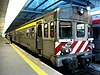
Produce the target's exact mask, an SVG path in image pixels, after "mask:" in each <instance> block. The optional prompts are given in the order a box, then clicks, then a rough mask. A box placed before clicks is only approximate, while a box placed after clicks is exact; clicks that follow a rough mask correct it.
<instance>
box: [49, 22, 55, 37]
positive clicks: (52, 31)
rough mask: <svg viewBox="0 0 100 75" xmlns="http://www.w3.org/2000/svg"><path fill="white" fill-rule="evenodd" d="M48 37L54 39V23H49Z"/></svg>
mask: <svg viewBox="0 0 100 75" xmlns="http://www.w3.org/2000/svg"><path fill="white" fill-rule="evenodd" d="M50 37H51V38H54V22H51V23H50Z"/></svg>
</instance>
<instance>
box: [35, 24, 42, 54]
mask: <svg viewBox="0 0 100 75" xmlns="http://www.w3.org/2000/svg"><path fill="white" fill-rule="evenodd" d="M42 45H43V41H42V25H41V24H39V25H38V26H37V37H36V47H37V50H38V53H39V54H41V50H42V48H43V46H42Z"/></svg>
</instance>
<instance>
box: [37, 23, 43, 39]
mask: <svg viewBox="0 0 100 75" xmlns="http://www.w3.org/2000/svg"><path fill="white" fill-rule="evenodd" d="M37 32H38V37H42V26H41V24H40V25H38V31H37Z"/></svg>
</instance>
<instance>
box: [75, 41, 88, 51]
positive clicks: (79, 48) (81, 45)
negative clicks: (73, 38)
mask: <svg viewBox="0 0 100 75" xmlns="http://www.w3.org/2000/svg"><path fill="white" fill-rule="evenodd" d="M85 42H86V41H82V43H81V44H80V46H79V47H78V49H77V50H76V52H75V53H77V52H79V51H80V50H81V48H82V47H83V45H84V43H85Z"/></svg>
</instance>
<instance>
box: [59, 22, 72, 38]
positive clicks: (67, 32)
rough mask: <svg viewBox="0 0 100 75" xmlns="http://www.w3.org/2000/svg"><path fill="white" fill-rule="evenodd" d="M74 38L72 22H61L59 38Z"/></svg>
mask: <svg viewBox="0 0 100 75" xmlns="http://www.w3.org/2000/svg"><path fill="white" fill-rule="evenodd" d="M71 36H72V24H71V22H60V26H59V37H60V39H66V38H70V37H71Z"/></svg>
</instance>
